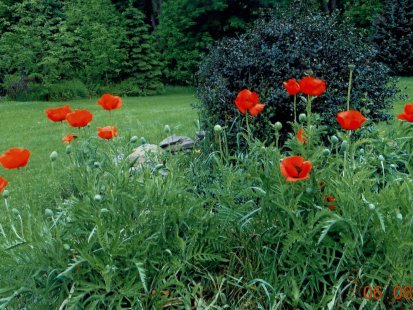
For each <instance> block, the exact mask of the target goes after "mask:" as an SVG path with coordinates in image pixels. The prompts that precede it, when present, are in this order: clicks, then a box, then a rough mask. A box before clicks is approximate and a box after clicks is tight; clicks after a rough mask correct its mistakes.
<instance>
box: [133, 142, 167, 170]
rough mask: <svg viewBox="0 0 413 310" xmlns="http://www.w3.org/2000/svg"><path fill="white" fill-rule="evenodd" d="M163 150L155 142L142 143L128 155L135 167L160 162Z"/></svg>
mask: <svg viewBox="0 0 413 310" xmlns="http://www.w3.org/2000/svg"><path fill="white" fill-rule="evenodd" d="M163 152H164V151H163V150H162V149H161V148H160V147H159V146H157V145H156V144H143V145H141V146H139V147H137V148H136V149H134V150H133V153H131V154H130V155H129V156H128V159H129V161H130V163H131V165H133V166H135V167H137V166H142V165H146V164H158V163H161V162H162V159H161V157H162V153H163Z"/></svg>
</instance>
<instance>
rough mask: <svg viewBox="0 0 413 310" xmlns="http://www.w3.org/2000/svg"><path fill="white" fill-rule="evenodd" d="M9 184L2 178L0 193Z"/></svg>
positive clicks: (0, 179) (0, 180) (0, 178)
mask: <svg viewBox="0 0 413 310" xmlns="http://www.w3.org/2000/svg"><path fill="white" fill-rule="evenodd" d="M7 184H9V183H8V182H7V181H6V180H5V179H3V178H2V177H0V193H1V192H2V191H3V189H5V188H6V186H7Z"/></svg>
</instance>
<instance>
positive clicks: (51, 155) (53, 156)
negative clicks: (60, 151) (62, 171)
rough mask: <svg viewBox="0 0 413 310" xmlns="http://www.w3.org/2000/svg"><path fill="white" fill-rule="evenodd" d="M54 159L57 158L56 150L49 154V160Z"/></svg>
mask: <svg viewBox="0 0 413 310" xmlns="http://www.w3.org/2000/svg"><path fill="white" fill-rule="evenodd" d="M56 159H57V152H56V151H53V152H52V153H51V154H50V160H51V161H56Z"/></svg>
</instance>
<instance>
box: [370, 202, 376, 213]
mask: <svg viewBox="0 0 413 310" xmlns="http://www.w3.org/2000/svg"><path fill="white" fill-rule="evenodd" d="M369 209H370V210H371V211H373V210H374V209H376V206H375V205H374V204H372V203H369Z"/></svg>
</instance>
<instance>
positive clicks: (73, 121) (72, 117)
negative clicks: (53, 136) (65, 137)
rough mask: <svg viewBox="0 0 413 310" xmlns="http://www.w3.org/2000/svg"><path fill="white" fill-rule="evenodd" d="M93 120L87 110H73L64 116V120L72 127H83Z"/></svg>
mask: <svg viewBox="0 0 413 310" xmlns="http://www.w3.org/2000/svg"><path fill="white" fill-rule="evenodd" d="M92 119H93V114H92V113H90V112H89V111H88V110H75V111H74V112H72V113H69V114H67V115H66V120H67V122H68V123H69V125H70V126H72V127H85V126H86V125H87V124H89V123H90V122H91V121H92Z"/></svg>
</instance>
